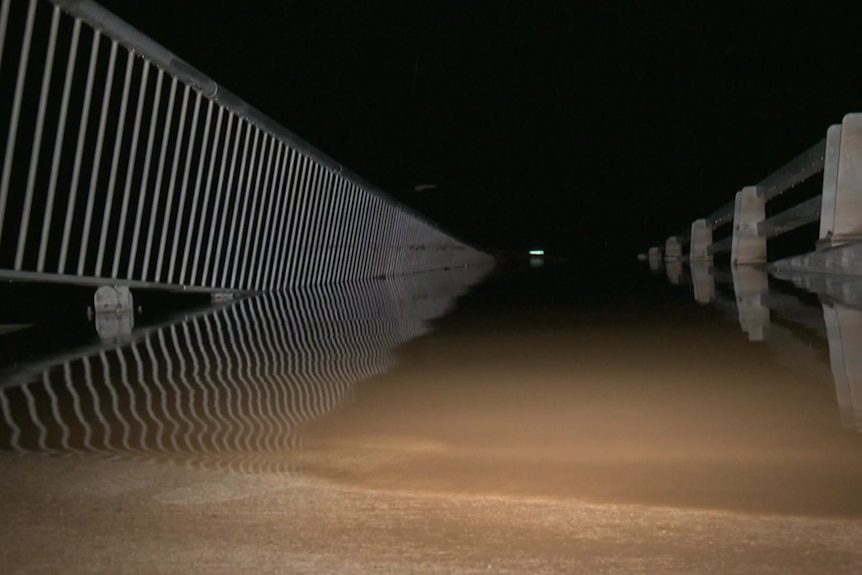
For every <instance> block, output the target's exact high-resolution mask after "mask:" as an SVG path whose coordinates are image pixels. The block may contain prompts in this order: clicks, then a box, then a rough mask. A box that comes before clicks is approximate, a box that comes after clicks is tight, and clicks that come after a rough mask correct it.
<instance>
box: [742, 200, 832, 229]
mask: <svg viewBox="0 0 862 575" xmlns="http://www.w3.org/2000/svg"><path fill="white" fill-rule="evenodd" d="M821 203H822V202H821V198H820V196H815V197H813V198H809V199H807V200H805V201H804V202H800V203H799V204H796V205H795V206H793V207H792V208H789V209H787V210H785V211H783V212H781V213H780V214H776V215H774V216H772V217H771V218H769V219H766V220H764V221H762V222H760V223H759V224H757V234H758V235H759V236H763V237H765V238H772V237H775V236H778V235H781V234H783V233H785V232H789V231H791V230H795V229H796V228H798V227H801V226H804V225H805V224H810V223H812V222H816V221H818V220H819V219H820V205H821Z"/></svg>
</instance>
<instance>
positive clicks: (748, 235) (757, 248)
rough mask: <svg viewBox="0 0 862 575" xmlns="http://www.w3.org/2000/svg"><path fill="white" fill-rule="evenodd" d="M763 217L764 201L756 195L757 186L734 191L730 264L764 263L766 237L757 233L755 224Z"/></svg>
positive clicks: (764, 212) (764, 215) (764, 213)
mask: <svg viewBox="0 0 862 575" xmlns="http://www.w3.org/2000/svg"><path fill="white" fill-rule="evenodd" d="M765 217H766V202H765V201H764V199H763V198H761V197H760V196H758V195H757V186H746V187H744V188H742V190H740V191H738V192H737V193H736V200H735V203H734V209H733V239H732V244H731V249H730V262H731V264H733V265H734V266H736V265H757V264H765V263H766V238H764V237H762V236H760V235H759V234H758V233H757V224H759V223H760V222H762V221H763V220H764V219H765Z"/></svg>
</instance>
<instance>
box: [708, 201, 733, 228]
mask: <svg viewBox="0 0 862 575" xmlns="http://www.w3.org/2000/svg"><path fill="white" fill-rule="evenodd" d="M733 208H734V202H728V203H726V204H724V205H723V206H721V207H720V208H718V209H717V210H715V211H714V212H712V213H711V214H709V215H708V216H706V218H704V219H705V220H706V223H707V225H708V226H709V227H711V228H712V229H715V228H717V227H719V226H723V225H724V224H729V223H730V222H732V221H733Z"/></svg>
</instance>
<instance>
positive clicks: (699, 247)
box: [688, 219, 712, 262]
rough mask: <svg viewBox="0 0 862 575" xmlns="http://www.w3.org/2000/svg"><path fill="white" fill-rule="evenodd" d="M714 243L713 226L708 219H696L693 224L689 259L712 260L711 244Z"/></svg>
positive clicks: (690, 260) (691, 260) (692, 260)
mask: <svg viewBox="0 0 862 575" xmlns="http://www.w3.org/2000/svg"><path fill="white" fill-rule="evenodd" d="M711 244H712V227H710V225H709V224H707V223H706V220H704V219H700V220H695V221H694V222H693V223H692V224H691V246H690V247H689V251H688V261H689V262H695V261H703V262H712V255H710V253H709V246H710V245H711Z"/></svg>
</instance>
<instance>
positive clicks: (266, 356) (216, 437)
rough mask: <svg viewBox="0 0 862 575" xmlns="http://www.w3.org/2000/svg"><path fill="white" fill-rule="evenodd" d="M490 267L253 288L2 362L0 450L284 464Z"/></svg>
mask: <svg viewBox="0 0 862 575" xmlns="http://www.w3.org/2000/svg"><path fill="white" fill-rule="evenodd" d="M487 271H488V268H483V269H479V268H464V269H459V270H449V271H444V272H432V273H427V274H419V275H412V276H401V277H398V278H392V279H389V280H376V281H365V282H357V283H353V284H346V285H340V286H317V287H310V288H304V289H299V290H292V291H289V292H278V293H274V294H268V295H261V296H257V297H252V298H247V299H242V300H239V301H236V302H228V303H226V304H224V305H223V306H221V307H217V308H214V309H210V310H207V311H204V312H198V313H196V314H192V315H190V316H187V317H184V318H182V319H180V320H178V321H177V322H176V323H171V324H167V325H163V326H159V327H155V328H150V329H146V330H141V331H137V332H135V333H134V334H133V336H132V339H131V341H128V342H126V343H124V344H120V345H116V344H115V345H110V344H108V343H105V344H104V345H103V346H102V347H99V348H95V349H94V348H88V349H86V350H84V351H83V352H82V353H81V354H79V355H78V356H77V357H75V356H70V355H69V354H66V355H64V356H63V357H62V358H60V359H59V360H57V361H51V360H50V359H49V360H46V361H44V362H41V363H39V364H31V365H25V366H21V367H19V368H17V369H16V370H15V371H14V372H13V371H10V372H6V373H2V374H0V409H2V417H0V448H2V449H12V450H16V451H24V452H27V451H39V452H53V453H70V452H78V451H84V452H97V453H106V454H136V455H139V456H152V457H154V458H157V459H162V458H168V459H173V460H178V461H184V462H197V463H200V464H217V465H225V464H226V465H228V466H230V467H231V468H237V467H239V468H247V467H249V466H251V467H253V468H254V469H255V470H259V469H260V467H261V466H263V467H265V468H273V467H276V468H279V469H281V468H283V467H285V466H287V463H283V464H282V463H279V460H278V455H279V454H283V453H284V452H285V451H286V450H290V449H292V448H295V447H297V446H298V443H299V441H300V436H299V434H298V428H299V426H300V425H301V424H302V423H303V422H306V421H310V420H313V419H315V418H317V417H320V416H321V415H323V414H325V413H327V412H328V411H329V410H331V409H333V408H334V407H335V406H337V405H338V404H339V403H341V402H343V401H344V400H345V398H346V397H348V396H349V395H350V393H351V389H352V387H353V386H354V385H355V384H356V383H357V382H359V381H362V380H365V379H368V378H371V377H374V376H376V375H380V374H382V373H384V372H385V371H387V370H388V369H390V368H391V367H392V366H393V365H394V363H395V357H394V354H393V351H394V349H395V348H396V347H398V346H399V345H401V344H402V343H404V342H407V341H409V340H411V339H413V338H415V337H418V336H420V335H422V334H424V333H426V332H428V331H429V329H430V328H429V323H428V322H429V320H432V319H434V318H437V317H440V316H441V315H443V314H445V313H446V312H447V311H448V310H449V309H450V307H451V306H452V304H453V302H454V301H455V299H456V298H457V297H458V296H460V295H461V294H463V293H464V292H465V291H466V289H467V288H468V287H469V286H470V285H472V284H474V283H476V282H477V281H479V280H480V279H481V277H482V276H483V275H484V274H485V273H487ZM261 455H265V457H261Z"/></svg>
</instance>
